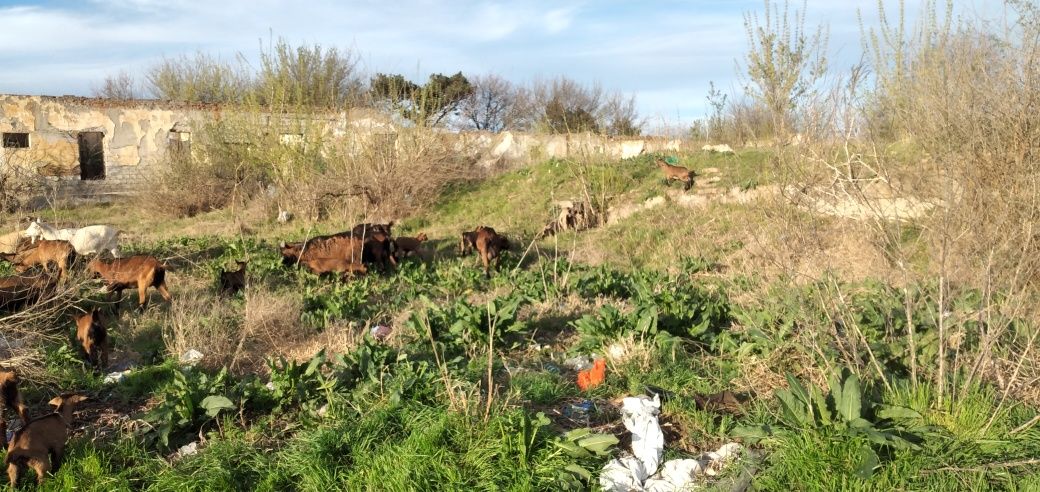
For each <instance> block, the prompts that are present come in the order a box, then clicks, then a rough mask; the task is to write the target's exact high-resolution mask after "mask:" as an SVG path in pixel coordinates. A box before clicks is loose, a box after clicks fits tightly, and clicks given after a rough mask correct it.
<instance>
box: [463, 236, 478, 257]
mask: <svg viewBox="0 0 1040 492" xmlns="http://www.w3.org/2000/svg"><path fill="white" fill-rule="evenodd" d="M476 249H477V231H468V232H463V233H462V235H461V237H460V239H459V254H460V255H462V256H466V255H468V254H470V253H473V251H475V250H476Z"/></svg>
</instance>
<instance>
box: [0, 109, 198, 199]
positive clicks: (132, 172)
mask: <svg viewBox="0 0 1040 492" xmlns="http://www.w3.org/2000/svg"><path fill="white" fill-rule="evenodd" d="M206 112H207V110H206V109H205V108H202V107H198V106H191V105H178V104H166V103H160V102H156V101H125V102H124V101H106V100H98V99H89V98H78V97H49V96H11V95H0V132H3V133H5V134H25V133H27V134H28V144H29V145H28V147H19V146H16V145H11V142H8V141H5V142H4V145H3V146H2V147H0V164H3V165H8V166H20V167H24V168H30V169H35V170H36V171H37V172H38V173H39V174H41V175H43V176H47V177H49V178H51V180H53V181H56V182H62V183H64V184H66V185H69V186H73V187H75V188H97V189H98V191H102V190H103V189H112V188H114V187H117V186H118V185H129V184H133V182H135V181H136V180H138V179H140V176H141V175H142V171H143V170H144V169H145V168H147V167H148V166H154V165H156V164H157V163H159V162H161V157H162V155H163V154H164V152H165V151H166V148H167V145H168V139H170V138H171V133H170V132H171V130H174V129H177V130H180V131H184V132H188V131H190V126H189V124H188V122H189V121H190V120H192V119H193V118H197V117H200V116H203V115H205V113H206ZM89 132H98V133H100V144H101V145H100V152H99V153H98V152H94V153H88V154H89V155H93V156H95V157H91V159H98V158H99V159H100V161H99V162H102V163H103V173H104V179H103V180H99V181H98V182H93V183H86V182H84V183H82V184H79V183H75V182H76V181H80V177H81V169H82V168H81V164H82V163H81V162H80V157H81V155H84V153H83V148H82V147H83V145H81V143H80V141H79V138H80V135H81V134H84V133H89ZM174 136H176V137H178V139H179V138H181V136H180V135H177V134H174ZM92 150H93V149H92ZM98 154H100V155H98ZM80 191H89V190H80Z"/></svg>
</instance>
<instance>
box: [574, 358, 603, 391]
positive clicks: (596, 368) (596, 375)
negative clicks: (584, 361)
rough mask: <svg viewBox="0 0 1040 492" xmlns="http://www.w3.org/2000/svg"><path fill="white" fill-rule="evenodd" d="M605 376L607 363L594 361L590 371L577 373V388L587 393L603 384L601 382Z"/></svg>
mask: <svg viewBox="0 0 1040 492" xmlns="http://www.w3.org/2000/svg"><path fill="white" fill-rule="evenodd" d="M606 376H607V361H605V360H603V359H596V362H595V363H593V364H592V369H587V370H584V371H579V372H578V387H579V388H581V390H582V391H588V390H590V389H592V388H595V387H596V386H599V385H600V384H603V380H604V379H605V378H606Z"/></svg>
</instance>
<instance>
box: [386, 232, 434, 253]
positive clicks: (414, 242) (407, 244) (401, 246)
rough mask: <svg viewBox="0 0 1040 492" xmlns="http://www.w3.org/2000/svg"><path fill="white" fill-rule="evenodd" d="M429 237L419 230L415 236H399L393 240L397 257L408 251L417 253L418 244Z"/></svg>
mask: <svg viewBox="0 0 1040 492" xmlns="http://www.w3.org/2000/svg"><path fill="white" fill-rule="evenodd" d="M429 240H430V238H429V237H427V236H426V233H425V232H420V233H419V235H418V236H415V237H399V238H397V239H395V240H394V241H395V242H396V243H397V257H398V258H404V257H406V256H408V254H409V253H415V254H419V246H420V245H421V244H422V243H423V242H426V241H429Z"/></svg>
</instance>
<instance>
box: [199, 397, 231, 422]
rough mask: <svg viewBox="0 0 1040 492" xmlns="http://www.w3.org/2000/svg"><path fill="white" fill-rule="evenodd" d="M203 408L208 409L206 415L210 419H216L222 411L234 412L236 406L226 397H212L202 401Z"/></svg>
mask: <svg viewBox="0 0 1040 492" xmlns="http://www.w3.org/2000/svg"><path fill="white" fill-rule="evenodd" d="M201 406H202V408H204V409H206V415H207V416H209V417H216V416H217V414H219V413H220V411H221V410H233V409H234V408H235V404H234V403H232V402H231V400H229V399H228V398H227V397H226V396H220V395H212V396H207V397H206V398H204V399H203V400H202V403H201Z"/></svg>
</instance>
